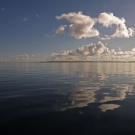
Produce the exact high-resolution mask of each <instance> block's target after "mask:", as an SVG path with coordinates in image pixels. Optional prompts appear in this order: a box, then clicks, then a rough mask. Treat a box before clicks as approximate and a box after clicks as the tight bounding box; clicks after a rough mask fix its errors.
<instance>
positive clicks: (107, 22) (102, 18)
mask: <svg viewBox="0 0 135 135" xmlns="http://www.w3.org/2000/svg"><path fill="white" fill-rule="evenodd" d="M97 21H98V23H100V24H102V25H103V26H104V27H107V28H108V27H112V26H113V25H116V31H115V33H114V34H112V35H111V36H108V35H105V37H102V38H100V39H103V40H107V39H111V38H115V37H118V38H129V37H132V36H134V28H127V26H126V24H125V22H126V20H125V19H124V18H119V17H116V16H114V15H113V13H105V12H104V13H101V14H100V15H99V16H98V18H97Z"/></svg>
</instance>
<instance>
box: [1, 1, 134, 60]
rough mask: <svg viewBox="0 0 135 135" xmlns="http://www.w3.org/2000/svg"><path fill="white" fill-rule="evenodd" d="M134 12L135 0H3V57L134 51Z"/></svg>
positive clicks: (17, 57) (40, 56)
mask: <svg viewBox="0 0 135 135" xmlns="http://www.w3.org/2000/svg"><path fill="white" fill-rule="evenodd" d="M134 13H135V1H134V0H113V1H112V0H57V1H54V0H21V1H18V0H0V18H1V19H0V59H3V58H16V59H23V58H24V59H26V60H27V59H29V58H30V59H32V58H45V57H48V58H49V57H52V56H53V57H58V56H59V57H60V56H61V55H72V56H73V55H78V54H80V55H83V56H84V55H94V54H101V52H102V53H103V54H104V53H105V52H107V53H111V54H112V52H113V51H112V49H115V52H116V53H117V52H118V51H119V52H120V51H121V52H122V53H125V52H126V51H131V52H133V51H132V49H133V48H135V37H134V28H135V17H134ZM83 45H87V47H84V46H83ZM82 46H83V47H82ZM88 46H89V47H88ZM92 46H94V48H95V50H96V52H92V53H91V51H90V48H92ZM99 46H100V47H99ZM81 47H82V48H81ZM101 48H102V49H101ZM107 48H109V49H108V50H107ZM72 49H73V50H72ZM80 49H81V51H82V52H81V51H80ZM86 49H87V50H88V49H89V52H87V51H86ZM98 49H100V50H99V51H97V50H98ZM64 50H68V51H65V52H63V51H64ZM105 50H106V51H105ZM61 51H62V53H61ZM99 52H100V53H99ZM65 53H66V54H65ZM76 53H77V54H76Z"/></svg>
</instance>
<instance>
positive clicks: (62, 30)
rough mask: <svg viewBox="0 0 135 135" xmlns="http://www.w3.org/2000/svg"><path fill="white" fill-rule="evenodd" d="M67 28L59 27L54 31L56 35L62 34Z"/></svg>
mask: <svg viewBox="0 0 135 135" xmlns="http://www.w3.org/2000/svg"><path fill="white" fill-rule="evenodd" d="M66 27H67V25H61V26H60V27H59V28H58V29H57V30H56V32H55V33H56V34H63V33H64V31H65V28H66Z"/></svg>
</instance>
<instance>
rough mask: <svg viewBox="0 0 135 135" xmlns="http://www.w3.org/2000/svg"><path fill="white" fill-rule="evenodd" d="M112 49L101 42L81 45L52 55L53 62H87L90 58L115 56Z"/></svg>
mask: <svg viewBox="0 0 135 135" xmlns="http://www.w3.org/2000/svg"><path fill="white" fill-rule="evenodd" d="M116 54H117V52H116V51H115V50H114V49H109V48H107V47H106V45H104V44H103V43H102V42H100V41H99V42H98V43H97V44H93V43H91V44H89V45H83V46H81V47H79V48H77V49H76V52H73V50H72V49H71V50H64V51H61V52H59V53H52V58H53V60H89V59H90V58H91V57H92V56H104V55H110V56H112V55H116Z"/></svg>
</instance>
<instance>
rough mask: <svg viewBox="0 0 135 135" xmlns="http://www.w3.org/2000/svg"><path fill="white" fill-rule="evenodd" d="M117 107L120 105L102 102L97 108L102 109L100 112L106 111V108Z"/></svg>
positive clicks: (112, 108)
mask: <svg viewBox="0 0 135 135" xmlns="http://www.w3.org/2000/svg"><path fill="white" fill-rule="evenodd" d="M119 107H120V105H117V104H102V105H100V106H99V108H100V109H101V110H102V112H106V111H107V110H114V109H116V108H119Z"/></svg>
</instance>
